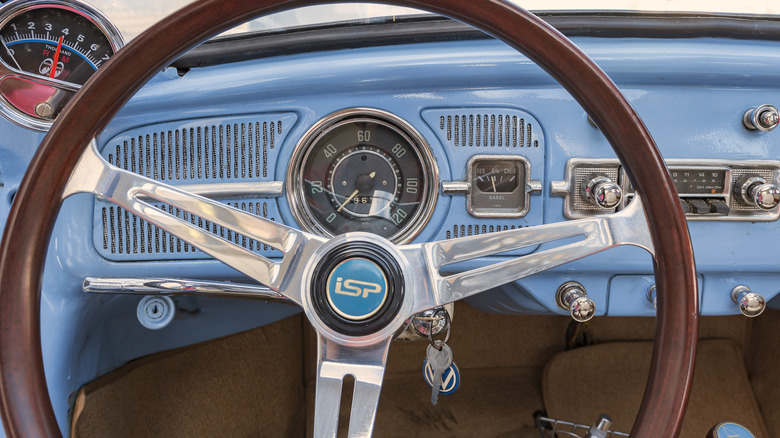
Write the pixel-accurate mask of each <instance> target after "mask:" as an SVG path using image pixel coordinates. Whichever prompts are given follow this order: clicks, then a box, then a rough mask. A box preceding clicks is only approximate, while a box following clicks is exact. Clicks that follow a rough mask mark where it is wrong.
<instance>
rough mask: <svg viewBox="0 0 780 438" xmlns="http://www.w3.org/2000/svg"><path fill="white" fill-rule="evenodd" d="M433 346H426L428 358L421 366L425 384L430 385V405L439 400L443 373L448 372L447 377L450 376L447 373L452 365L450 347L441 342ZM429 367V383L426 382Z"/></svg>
mask: <svg viewBox="0 0 780 438" xmlns="http://www.w3.org/2000/svg"><path fill="white" fill-rule="evenodd" d="M434 344H435V346H434ZM434 344H431V345H428V356H427V357H426V359H425V362H424V364H423V373H424V374H425V377H426V379H425V380H426V382H428V384H429V385H431V403H433V404H434V405H435V404H436V402H437V400H438V398H439V391H440V390H441V386H442V376H443V375H444V373H445V371H447V372H448V374H447V375H448V376H449V375H450V374H451V373H449V371H450V366H451V365H453V363H452V349H451V348H450V346H449V345H447V344H445V343H444V342H442V341H435V343H434ZM436 347H439V348H436ZM429 367H430V370H431V373H432V375H431V376H430V381H428V376H429V372H428V368H429ZM453 377H454V376H453ZM450 392H451V391H450Z"/></svg>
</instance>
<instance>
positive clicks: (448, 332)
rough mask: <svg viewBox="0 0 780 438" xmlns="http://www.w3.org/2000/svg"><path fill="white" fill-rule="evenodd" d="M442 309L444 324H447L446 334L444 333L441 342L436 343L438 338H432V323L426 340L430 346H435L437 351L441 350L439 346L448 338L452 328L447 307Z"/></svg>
mask: <svg viewBox="0 0 780 438" xmlns="http://www.w3.org/2000/svg"><path fill="white" fill-rule="evenodd" d="M443 311H444V324H445V325H446V326H447V334H446V335H444V340H443V341H441V344H439V343H438V340H437V341H434V340H433V326H432V325H431V329H430V330H428V342H430V343H431V346H433V348H435V349H437V350H439V351H441V346H442V345H443V344H446V343H447V341H449V340H450V331H451V330H452V325H451V324H450V312H448V311H447V309H444V310H443ZM430 319H431V320H433V319H437V320H438V319H440V318H430Z"/></svg>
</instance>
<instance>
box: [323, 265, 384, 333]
mask: <svg viewBox="0 0 780 438" xmlns="http://www.w3.org/2000/svg"><path fill="white" fill-rule="evenodd" d="M387 295H388V290H387V277H386V276H385V273H384V271H383V270H382V269H381V268H380V267H379V265H377V264H376V263H374V262H372V261H370V260H368V259H364V258H357V257H354V258H349V259H346V260H344V261H343V262H341V263H339V264H338V265H336V267H335V268H333V271H331V273H330V275H329V276H328V288H327V297H328V304H330V307H331V308H332V309H333V311H335V312H336V314H338V315H339V316H341V317H342V318H344V319H347V320H350V321H363V320H366V319H369V318H371V317H372V316H374V315H376V313H377V312H379V310H381V309H382V306H384V304H385V302H386V301H387Z"/></svg>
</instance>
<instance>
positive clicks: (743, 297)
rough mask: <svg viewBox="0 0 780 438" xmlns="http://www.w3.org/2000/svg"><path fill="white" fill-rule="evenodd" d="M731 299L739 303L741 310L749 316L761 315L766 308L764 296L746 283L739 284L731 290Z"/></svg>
mask: <svg viewBox="0 0 780 438" xmlns="http://www.w3.org/2000/svg"><path fill="white" fill-rule="evenodd" d="M731 299H732V300H734V302H735V303H737V304H738V305H739V311H740V312H742V314H743V315H745V316H747V317H749V318H754V317H756V316H758V315H760V314H761V313H762V312H763V311H764V309H766V301H765V300H764V297H763V296H762V295H761V294H760V293H758V292H753V291H751V290H750V288H749V287H747V286H744V285H739V286H737V287H735V288H734V289H733V290H732V291H731Z"/></svg>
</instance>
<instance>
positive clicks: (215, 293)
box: [81, 277, 293, 304]
mask: <svg viewBox="0 0 780 438" xmlns="http://www.w3.org/2000/svg"><path fill="white" fill-rule="evenodd" d="M81 290H83V291H84V292H86V293H100V294H127V295H164V296H169V295H173V296H176V295H194V296H207V297H221V298H252V299H258V300H264V301H277V302H282V303H286V304H293V302H292V301H290V299H288V298H287V297H285V296H284V295H282V294H280V293H278V292H275V291H273V290H271V289H270V288H268V287H266V286H260V285H252V284H241V283H231V282H229V281H206V280H191V279H183V278H113V277H85V278H84V281H83V282H82V284H81Z"/></svg>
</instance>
